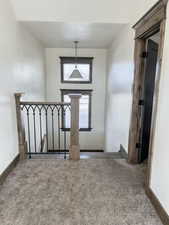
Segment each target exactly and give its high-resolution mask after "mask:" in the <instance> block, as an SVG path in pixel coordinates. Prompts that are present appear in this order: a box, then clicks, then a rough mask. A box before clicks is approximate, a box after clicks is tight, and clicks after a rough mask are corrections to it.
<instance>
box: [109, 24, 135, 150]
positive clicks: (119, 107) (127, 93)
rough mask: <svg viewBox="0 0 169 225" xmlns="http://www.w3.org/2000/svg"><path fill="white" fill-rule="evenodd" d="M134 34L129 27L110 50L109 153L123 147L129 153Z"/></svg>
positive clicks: (120, 34) (127, 26)
mask: <svg viewBox="0 0 169 225" xmlns="http://www.w3.org/2000/svg"><path fill="white" fill-rule="evenodd" d="M133 46H134V32H133V31H132V30H131V28H130V26H129V25H126V27H125V28H124V29H123V30H122V31H121V32H120V33H119V34H118V35H117V37H116V39H115V40H114V41H113V44H112V46H111V47H110V49H109V51H108V78H107V88H106V90H107V94H106V122H105V130H106V138H105V149H106V151H107V152H117V151H119V150H120V144H122V145H123V147H124V148H125V149H126V151H127V150H128V135H129V125H130V114H131V104H132V96H131V89H132V83H133V49H134V48H133Z"/></svg>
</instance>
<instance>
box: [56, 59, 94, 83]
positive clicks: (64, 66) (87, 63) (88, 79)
mask: <svg viewBox="0 0 169 225" xmlns="http://www.w3.org/2000/svg"><path fill="white" fill-rule="evenodd" d="M60 60H61V82H62V83H84V84H85V83H86V84H87V83H92V64H93V58H91V57H90V58H89V57H78V58H77V68H78V70H79V71H80V73H81V75H82V76H83V79H71V78H70V75H71V73H72V72H73V70H74V68H75V57H60Z"/></svg>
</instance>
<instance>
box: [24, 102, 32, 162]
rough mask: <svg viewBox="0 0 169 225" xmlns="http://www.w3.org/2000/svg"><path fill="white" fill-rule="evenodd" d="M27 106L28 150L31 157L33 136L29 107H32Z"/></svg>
mask: <svg viewBox="0 0 169 225" xmlns="http://www.w3.org/2000/svg"><path fill="white" fill-rule="evenodd" d="M25 108H26V111H27V125H28V149H29V150H28V152H29V158H30V159H31V141H30V139H31V137H30V120H29V109H30V106H29V107H25Z"/></svg>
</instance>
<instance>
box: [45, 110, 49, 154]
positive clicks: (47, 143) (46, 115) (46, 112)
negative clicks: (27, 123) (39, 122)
mask: <svg viewBox="0 0 169 225" xmlns="http://www.w3.org/2000/svg"><path fill="white" fill-rule="evenodd" d="M45 118H46V145H47V152H48V151H49V142H48V140H49V139H48V106H47V107H45Z"/></svg>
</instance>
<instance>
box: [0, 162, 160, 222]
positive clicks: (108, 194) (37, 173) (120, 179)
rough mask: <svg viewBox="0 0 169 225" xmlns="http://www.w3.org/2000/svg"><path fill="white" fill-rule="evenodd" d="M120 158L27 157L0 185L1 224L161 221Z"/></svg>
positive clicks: (135, 172) (139, 178)
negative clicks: (67, 158)
mask: <svg viewBox="0 0 169 225" xmlns="http://www.w3.org/2000/svg"><path fill="white" fill-rule="evenodd" d="M142 184H143V175H142V172H141V170H139V168H138V167H132V166H128V165H127V164H126V163H125V161H124V160H118V159H116V160H113V159H85V160H81V161H79V162H73V161H64V160H53V159H46V160H45V159H43V160H38V159H34V160H27V161H25V162H24V163H20V164H19V165H18V166H17V168H15V170H14V171H13V172H12V173H11V174H10V175H9V177H8V178H7V180H6V182H5V183H4V184H3V186H2V187H0V225H161V224H162V223H161V222H160V219H159V218H158V216H157V214H156V212H155V210H154V208H153V206H152V205H151V203H150V201H149V200H148V198H147V197H146V195H145V193H144V189H143V185H142Z"/></svg>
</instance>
